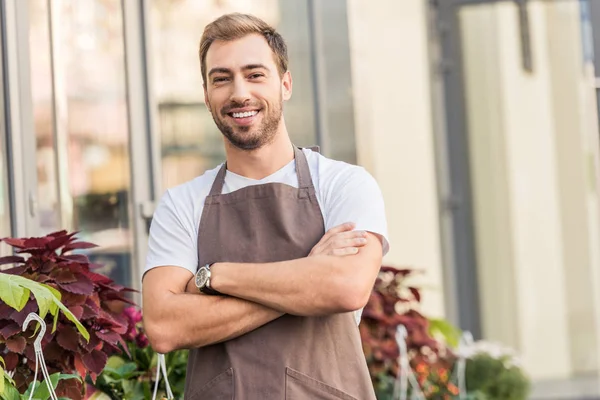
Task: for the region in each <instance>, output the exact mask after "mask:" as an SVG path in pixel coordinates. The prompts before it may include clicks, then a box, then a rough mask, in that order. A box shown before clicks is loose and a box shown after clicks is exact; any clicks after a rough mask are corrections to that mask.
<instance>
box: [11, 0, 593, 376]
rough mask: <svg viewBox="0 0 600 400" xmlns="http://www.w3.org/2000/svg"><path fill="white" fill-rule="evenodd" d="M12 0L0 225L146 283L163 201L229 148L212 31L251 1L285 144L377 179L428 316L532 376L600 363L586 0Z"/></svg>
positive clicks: (396, 258)
mask: <svg viewBox="0 0 600 400" xmlns="http://www.w3.org/2000/svg"><path fill="white" fill-rule="evenodd" d="M0 6H1V8H0V11H1V28H2V29H1V30H0V39H1V43H2V52H1V56H2V60H1V61H2V62H1V64H0V65H1V73H2V77H3V79H2V82H1V85H2V93H3V96H2V97H1V98H0V102H1V107H0V119H1V120H2V121H3V124H2V125H1V126H0V150H1V151H0V161H1V162H0V172H1V173H0V189H1V191H0V235H2V236H3V237H4V236H35V235H41V234H46V233H49V232H52V231H56V230H61V229H67V230H69V231H73V230H76V231H79V232H80V233H79V235H80V237H82V238H83V239H85V240H88V241H92V242H94V243H97V244H98V245H100V247H99V248H98V249H95V250H93V251H90V252H89V255H90V257H92V258H93V259H94V260H95V261H96V262H100V263H102V264H104V270H103V271H104V272H105V273H108V274H110V275H111V276H112V277H114V278H115V279H116V280H117V281H118V282H121V283H123V284H127V285H131V286H133V287H136V288H139V287H140V280H139V277H140V271H141V269H142V268H143V264H144V259H145V246H146V241H147V232H148V226H149V222H150V220H151V217H152V212H153V207H154V205H155V203H156V201H157V200H158V199H159V198H160V196H161V195H162V193H163V192H164V191H165V190H166V189H167V188H169V187H172V186H175V185H177V184H180V183H182V182H185V181H187V180H189V179H192V178H193V177H195V176H197V175H199V174H201V173H202V172H203V171H204V170H206V169H208V168H212V167H213V166H215V165H216V164H218V163H219V162H221V161H223V159H224V153H223V150H222V141H221V140H222V139H221V135H220V133H219V132H218V131H217V129H216V127H215V126H214V124H213V121H212V118H211V117H210V114H209V113H208V111H207V109H206V107H205V105H204V100H203V92H202V80H201V75H200V68H199V62H198V56H197V49H198V41H199V38H200V36H201V34H202V30H203V28H204V26H205V25H206V24H207V23H208V22H210V21H211V20H212V19H214V18H215V17H217V16H219V15H221V14H223V13H226V12H230V11H241V12H248V13H253V14H255V15H257V16H259V17H261V18H264V19H265V20H266V21H267V22H269V23H271V24H273V25H274V26H276V27H277V29H278V30H280V32H281V33H282V34H283V36H284V37H285V38H286V40H287V42H288V47H289V50H290V69H291V71H292V74H293V77H294V94H293V98H292V100H291V101H290V102H289V103H288V104H287V106H286V108H285V110H284V112H285V117H286V121H287V124H288V129H289V131H290V133H291V135H292V139H293V141H294V142H295V143H296V144H298V145H301V146H309V145H314V144H318V145H320V146H321V149H322V151H323V153H324V154H325V155H327V156H329V157H332V158H336V159H340V160H344V161H347V162H350V163H356V164H360V165H362V166H364V167H365V168H367V170H369V171H370V172H371V173H372V174H373V175H374V177H375V178H376V179H377V181H378V182H379V184H380V186H381V189H382V191H383V194H384V198H385V202H386V208H387V215H388V223H389V231H390V239H391V242H392V250H391V251H390V253H389V254H388V256H387V257H386V259H385V260H384V261H385V263H386V264H387V265H395V266H398V267H406V266H408V267H414V268H420V269H423V270H424V274H423V275H422V278H421V281H420V282H419V283H420V284H421V285H422V286H423V287H424V304H423V307H424V311H425V312H426V313H427V314H428V315H431V316H436V317H440V316H443V317H446V318H448V319H450V320H451V321H452V322H454V323H456V324H457V325H459V326H460V327H462V328H463V329H468V330H470V331H472V332H473V333H474V334H475V336H476V337H480V338H485V339H489V340H495V341H500V342H502V343H504V344H506V345H508V346H511V347H513V348H515V349H517V350H518V351H519V352H520V354H521V355H522V358H523V363H524V365H525V368H526V369H527V371H528V373H529V374H530V375H531V376H532V377H533V378H534V379H535V380H536V381H545V380H549V381H554V380H561V379H568V378H573V377H580V376H584V377H585V376H597V375H598V374H600V365H599V364H600V216H599V207H600V199H599V197H598V196H599V194H598V192H599V189H600V187H599V180H598V176H599V175H598V172H599V160H600V155H599V150H600V145H599V143H598V142H599V141H598V134H599V129H598V106H597V103H598V102H597V97H596V91H597V87H598V83H597V82H598V80H597V78H596V74H597V72H595V71H596V70H598V71H600V67H596V68H595V64H596V65H598V63H597V62H596V59H595V57H596V56H600V51H594V50H595V47H598V48H599V49H600V10H598V7H599V6H598V4H595V3H594V1H583V0H582V1H578V0H564V1H551V0H546V1H544V0H530V1H525V0H514V1H513V0H437V1H435V0H433V1H426V0H402V1H397V0H377V2H376V4H374V2H367V1H366V0H135V1H134V0H132V1H129V0H127V1H125V0H27V1H23V0H0ZM595 27H596V31H594V28H595ZM2 251H4V252H6V251H8V249H6V248H3V249H2Z"/></svg>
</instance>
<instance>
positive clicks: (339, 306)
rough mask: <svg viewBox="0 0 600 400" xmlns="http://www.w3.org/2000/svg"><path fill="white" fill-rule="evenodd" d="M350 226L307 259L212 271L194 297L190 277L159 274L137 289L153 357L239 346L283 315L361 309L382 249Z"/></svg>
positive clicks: (182, 272) (331, 234)
mask: <svg viewBox="0 0 600 400" xmlns="http://www.w3.org/2000/svg"><path fill="white" fill-rule="evenodd" d="M352 229H353V225H352V224H344V225H340V226H338V227H335V228H332V229H331V230H329V231H328V232H327V233H326V234H325V235H324V236H323V238H322V239H321V240H320V241H319V243H317V244H316V245H315V247H314V248H313V249H312V251H311V253H310V254H309V255H308V256H307V257H305V258H300V259H296V260H290V261H283V262H276V263H263V264H257V263H244V264H241V263H216V264H214V265H213V266H212V268H211V271H212V277H211V287H213V288H214V289H216V290H217V291H219V292H220V293H223V294H224V296H207V295H202V294H199V293H198V291H197V290H196V288H195V286H194V284H193V276H192V273H191V272H190V271H188V270H186V269H184V268H180V267H175V266H163V267H157V268H153V269H151V270H150V271H148V272H147V273H146V274H145V276H144V280H143V284H142V297H143V307H144V327H145V329H146V333H147V334H148V338H149V339H150V343H151V344H152V347H153V348H154V350H155V351H157V352H159V353H167V352H170V351H173V350H176V349H181V348H195V347H202V346H206V345H210V344H213V343H218V342H222V341H226V340H230V339H233V338H236V337H238V336H240V335H243V334H245V333H247V332H250V331H252V330H254V329H256V328H258V327H260V326H262V325H264V324H266V323H268V322H270V321H272V320H274V319H276V318H279V317H280V316H281V315H283V314H286V313H287V314H293V315H301V316H319V315H328V314H334V313H342V312H351V311H355V310H358V309H360V308H362V307H364V306H365V305H366V303H367V301H368V300H369V295H370V293H371V289H372V287H373V283H374V282H375V278H376V276H377V272H378V271H379V267H380V265H381V258H382V244H381V240H380V239H379V237H377V236H376V235H374V234H372V233H365V232H360V231H353V230H352Z"/></svg>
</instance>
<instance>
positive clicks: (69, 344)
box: [56, 325, 79, 351]
mask: <svg viewBox="0 0 600 400" xmlns="http://www.w3.org/2000/svg"><path fill="white" fill-rule="evenodd" d="M56 341H57V342H58V344H59V345H60V347H62V348H63V349H65V350H70V351H77V345H78V343H79V334H78V333H77V331H76V330H75V328H73V327H71V326H69V325H66V326H62V327H61V329H60V331H59V332H58V334H57V335H56Z"/></svg>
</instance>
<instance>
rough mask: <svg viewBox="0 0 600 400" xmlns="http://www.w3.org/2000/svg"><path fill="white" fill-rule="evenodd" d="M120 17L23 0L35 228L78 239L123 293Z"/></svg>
mask: <svg viewBox="0 0 600 400" xmlns="http://www.w3.org/2000/svg"><path fill="white" fill-rule="evenodd" d="M48 5H49V7H50V9H48ZM122 14H123V11H122V4H121V1H120V0H78V1H62V0H53V1H51V2H47V1H43V0H30V15H31V17H30V21H31V29H30V33H31V76H32V88H33V89H32V90H33V100H34V115H35V129H36V138H37V159H38V197H39V199H40V211H41V225H42V228H43V229H44V230H45V231H46V232H48V231H51V230H56V229H68V230H76V231H80V233H79V236H80V237H81V238H82V239H84V240H88V241H91V242H93V243H96V244H98V245H99V246H100V247H99V248H98V249H95V250H94V251H93V252H92V253H90V257H92V258H93V260H94V261H95V262H98V263H101V264H104V270H103V271H102V272H104V273H107V274H109V275H111V276H112V277H113V278H114V279H115V280H117V281H118V282H121V283H126V284H129V282H130V278H131V277H130V263H131V249H132V240H133V238H132V232H131V229H130V225H131V224H130V212H129V209H130V188H131V176H130V154H129V132H128V112H127V93H126V77H125V59H124V57H125V49H124V34H123V15H122ZM49 16H50V18H49ZM49 24H51V25H49ZM50 33H51V34H50ZM52 63H53V64H52Z"/></svg>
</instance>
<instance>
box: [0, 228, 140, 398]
mask: <svg viewBox="0 0 600 400" xmlns="http://www.w3.org/2000/svg"><path fill="white" fill-rule="evenodd" d="M76 233H77V232H73V233H67V232H66V231H60V232H55V233H51V234H48V235H46V236H43V237H35V238H20V239H17V238H5V239H2V241H3V242H5V243H7V244H9V245H10V246H12V247H13V248H15V249H16V253H17V254H23V255H29V256H28V257H23V256H20V255H16V256H8V257H2V258H0V265H6V264H13V266H12V267H11V268H10V269H7V270H4V271H2V272H4V273H8V274H15V275H20V276H23V277H25V278H29V279H32V280H34V281H37V282H41V283H44V284H46V285H49V286H51V287H53V288H55V289H57V290H58V291H59V292H61V294H62V299H61V301H62V303H63V304H64V305H65V306H66V307H67V308H68V309H69V310H70V311H71V312H72V313H73V314H74V315H75V317H76V318H77V319H78V320H79V321H80V322H81V323H82V325H83V326H84V327H85V328H86V329H87V331H88V332H89V334H90V340H89V342H88V341H86V340H85V338H83V336H82V335H81V334H80V333H79V332H78V331H77V328H76V327H75V326H74V325H73V323H72V322H70V321H69V320H67V318H66V317H65V316H64V315H62V314H61V315H60V317H59V319H58V324H57V329H56V330H55V331H54V332H52V329H48V330H47V331H46V335H45V336H44V339H43V341H42V348H43V353H44V357H45V359H46V364H47V365H48V370H49V371H50V373H51V374H52V373H53V372H63V373H75V372H77V373H78V374H79V375H80V376H81V377H82V378H83V377H85V376H86V374H87V373H89V374H90V377H91V378H92V380H94V381H95V379H96V376H97V375H98V374H99V373H100V372H101V371H102V369H103V368H104V366H105V365H106V361H107V358H108V356H110V355H111V354H114V353H115V352H121V351H122V350H121V348H122V349H125V351H127V346H126V345H125V342H124V335H125V334H126V333H127V331H128V329H129V322H128V319H127V318H126V316H125V315H124V314H123V313H121V312H116V311H115V305H118V304H119V303H120V304H123V302H124V303H130V304H133V303H132V302H131V301H130V300H129V299H128V298H127V295H126V292H130V291H133V289H130V288H126V287H123V286H120V285H117V284H116V283H115V282H114V281H113V280H112V279H110V278H108V277H106V276H104V275H101V274H98V273H95V272H92V269H94V268H96V267H99V265H95V264H92V263H90V261H89V259H88V257H87V256H85V255H83V254H70V253H71V252H72V251H73V250H80V249H89V248H93V247H97V246H96V245H94V244H92V243H88V242H81V241H77V239H76V238H75V235H76ZM37 311H38V307H37V303H36V301H35V300H34V299H33V296H31V297H30V299H29V301H28V303H27V305H26V306H25V308H24V309H23V310H21V311H20V312H17V311H15V310H13V309H12V308H10V307H8V306H7V305H6V304H4V303H0V354H2V356H3V357H4V360H5V362H6V370H8V371H15V374H14V380H15V383H16V384H17V388H18V389H19V391H21V392H23V391H24V390H25V389H26V388H27V385H28V384H29V382H31V380H32V379H33V371H34V368H35V355H34V348H33V341H34V339H35V335H34V327H35V325H36V324H32V325H31V326H30V327H29V328H28V330H27V331H26V332H21V328H22V326H23V322H24V320H25V318H26V316H27V315H28V314H29V313H30V312H37ZM46 323H47V325H48V327H49V328H50V327H52V324H53V317H52V316H50V315H48V316H46ZM119 344H120V345H121V346H119ZM40 378H41V377H38V379H40ZM82 391H83V384H82V382H78V381H77V380H75V379H70V380H63V381H61V382H60V383H59V387H58V390H57V395H59V396H64V397H67V398H70V399H81V398H83V393H82Z"/></svg>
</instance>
